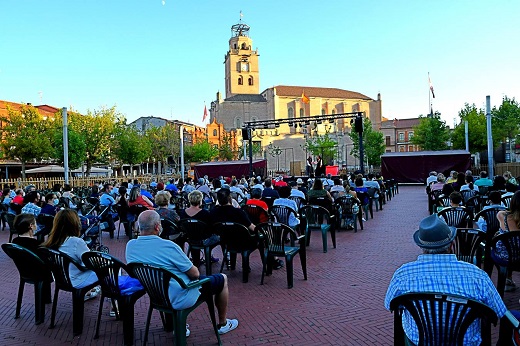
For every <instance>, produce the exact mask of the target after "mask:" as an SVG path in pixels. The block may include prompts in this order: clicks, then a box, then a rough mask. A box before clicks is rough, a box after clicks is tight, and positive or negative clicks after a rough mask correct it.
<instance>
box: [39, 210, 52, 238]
mask: <svg viewBox="0 0 520 346" xmlns="http://www.w3.org/2000/svg"><path fill="white" fill-rule="evenodd" d="M36 222H38V223H39V224H40V225H42V226H43V227H44V228H45V230H46V231H48V232H50V231H51V229H52V224H53V223H54V215H49V214H43V213H40V214H39V215H38V216H37V217H36ZM42 231H43V230H42ZM48 232H47V233H48Z"/></svg>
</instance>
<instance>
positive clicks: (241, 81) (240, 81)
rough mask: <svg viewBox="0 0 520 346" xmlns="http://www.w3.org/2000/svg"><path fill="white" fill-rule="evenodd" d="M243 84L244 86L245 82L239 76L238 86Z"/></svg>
mask: <svg viewBox="0 0 520 346" xmlns="http://www.w3.org/2000/svg"><path fill="white" fill-rule="evenodd" d="M242 84H244V80H243V78H242V76H239V77H238V85H242Z"/></svg>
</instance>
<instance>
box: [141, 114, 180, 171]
mask: <svg viewBox="0 0 520 346" xmlns="http://www.w3.org/2000/svg"><path fill="white" fill-rule="evenodd" d="M146 137H147V138H148V140H149V141H150V143H151V144H152V148H151V150H152V154H151V155H152V157H154V158H155V159H156V160H157V161H161V162H166V161H167V159H168V157H169V156H171V157H173V158H178V157H179V156H180V151H179V150H180V141H181V140H180V133H179V128H178V127H175V125H173V124H171V123H166V125H164V126H161V127H152V128H150V129H148V130H147V131H146ZM185 151H186V148H185Z"/></svg>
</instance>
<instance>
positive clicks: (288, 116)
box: [287, 107, 294, 118]
mask: <svg viewBox="0 0 520 346" xmlns="http://www.w3.org/2000/svg"><path fill="white" fill-rule="evenodd" d="M287 118H294V109H292V107H289V109H288V110H287Z"/></svg>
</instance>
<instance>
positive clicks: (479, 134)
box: [451, 103, 500, 153]
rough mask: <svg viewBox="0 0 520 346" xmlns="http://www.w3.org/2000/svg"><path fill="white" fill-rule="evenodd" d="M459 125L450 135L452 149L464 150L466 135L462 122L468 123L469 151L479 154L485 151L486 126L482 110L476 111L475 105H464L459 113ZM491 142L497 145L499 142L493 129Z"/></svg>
mask: <svg viewBox="0 0 520 346" xmlns="http://www.w3.org/2000/svg"><path fill="white" fill-rule="evenodd" d="M459 117H460V120H461V121H460V123H459V124H458V125H457V126H455V128H454V129H453V132H452V134H451V138H452V142H453V148H454V149H466V135H465V125H464V122H465V121H468V140H469V150H470V152H472V153H479V152H481V151H485V150H487V126H486V114H485V112H484V110H483V109H477V107H476V106H475V104H472V105H469V104H467V103H466V104H465V105H464V108H463V109H461V110H460V111H459ZM492 132H493V142H494V144H498V142H499V141H500V138H499V136H498V135H497V133H496V129H495V128H493V130H492Z"/></svg>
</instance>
